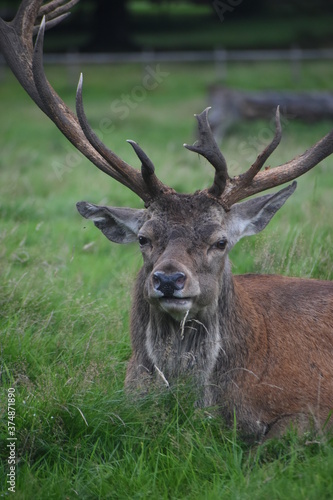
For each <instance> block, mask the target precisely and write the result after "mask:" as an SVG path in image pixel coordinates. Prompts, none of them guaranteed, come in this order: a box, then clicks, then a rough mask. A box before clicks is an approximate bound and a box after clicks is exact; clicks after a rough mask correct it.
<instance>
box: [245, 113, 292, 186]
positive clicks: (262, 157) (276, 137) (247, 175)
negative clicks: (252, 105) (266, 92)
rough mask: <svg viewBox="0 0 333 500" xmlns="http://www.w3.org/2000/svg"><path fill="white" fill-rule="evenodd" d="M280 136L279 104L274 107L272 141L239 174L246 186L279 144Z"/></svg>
mask: <svg viewBox="0 0 333 500" xmlns="http://www.w3.org/2000/svg"><path fill="white" fill-rule="evenodd" d="M281 137H282V129H281V122H280V106H278V107H277V108H276V113H275V134H274V137H273V139H272V141H271V142H270V143H269V144H268V145H267V146H266V147H265V149H264V150H263V151H262V152H261V153H260V154H259V155H258V157H257V159H256V161H255V162H254V163H253V164H252V165H251V167H250V168H249V169H248V170H247V172H245V173H244V174H242V175H240V176H239V179H240V181H241V183H242V184H243V185H244V186H246V185H248V184H249V183H250V182H251V181H252V179H253V178H254V177H255V176H256V175H257V173H258V172H259V171H260V170H261V168H262V167H263V166H264V164H265V162H266V160H267V159H268V158H269V157H270V156H271V154H272V153H273V151H275V149H276V148H277V147H278V145H279V144H280V141H281Z"/></svg>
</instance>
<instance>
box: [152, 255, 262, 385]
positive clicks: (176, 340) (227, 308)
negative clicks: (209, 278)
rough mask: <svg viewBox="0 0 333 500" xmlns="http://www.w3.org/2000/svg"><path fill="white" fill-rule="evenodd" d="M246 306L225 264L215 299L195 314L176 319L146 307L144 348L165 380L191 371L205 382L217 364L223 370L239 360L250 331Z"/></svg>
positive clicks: (245, 349) (250, 334) (243, 297)
mask: <svg viewBox="0 0 333 500" xmlns="http://www.w3.org/2000/svg"><path fill="white" fill-rule="evenodd" d="M248 306H249V304H248V303H247V298H246V297H245V296H244V294H243V293H242V290H238V288H237V287H236V286H235V283H234V280H233V277H232V274H231V271H230V266H229V264H227V265H226V268H225V270H224V273H223V276H222V279H221V289H220V294H219V296H218V297H217V299H216V301H215V303H214V304H212V305H210V306H209V307H207V308H205V309H204V310H202V311H200V312H199V313H198V314H197V315H196V316H195V317H189V318H188V317H186V315H185V316H184V318H183V320H182V321H177V320H175V319H173V318H172V317H171V316H169V315H168V314H166V313H163V312H161V311H158V310H156V308H153V307H150V311H149V320H148V325H147V329H146V349H147V352H148V356H149V358H150V359H151V361H152V362H153V364H154V365H155V367H157V370H158V373H159V372H162V373H163V376H164V377H165V378H166V379H167V380H169V379H176V378H179V377H180V376H183V375H185V376H186V375H191V373H193V374H195V377H196V378H198V377H199V378H200V382H205V381H208V379H209V378H210V376H211V374H212V372H213V370H214V367H216V366H217V365H219V367H220V369H222V370H223V371H224V370H228V369H230V368H232V367H233V365H234V364H235V363H236V360H237V364H239V363H243V362H244V358H245V357H246V352H247V348H246V345H247V344H248V342H249V341H250V338H251V336H252V333H253V332H252V329H251V326H250V325H249V323H248V321H247V320H245V321H244V319H243V318H244V307H245V309H248ZM250 316H251V315H250V313H249V315H248V317H250Z"/></svg>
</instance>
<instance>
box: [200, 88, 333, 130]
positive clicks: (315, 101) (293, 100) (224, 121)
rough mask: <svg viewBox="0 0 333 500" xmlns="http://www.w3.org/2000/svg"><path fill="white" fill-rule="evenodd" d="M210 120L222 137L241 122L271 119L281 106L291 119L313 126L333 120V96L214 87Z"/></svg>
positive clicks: (329, 94) (312, 92)
mask: <svg viewBox="0 0 333 500" xmlns="http://www.w3.org/2000/svg"><path fill="white" fill-rule="evenodd" d="M209 105H210V106H211V107H212V109H211V112H210V115H209V120H210V123H211V128H212V130H213V132H214V135H215V136H217V137H218V138H221V137H223V136H224V135H225V133H226V131H227V130H228V129H229V128H230V126H231V125H233V124H234V123H236V122H237V121H239V120H254V119H259V118H263V119H269V118H271V117H272V116H274V113H275V109H276V107H277V106H278V105H279V106H280V111H281V113H282V115H283V116H284V117H285V118H287V119H295V118H298V119H300V120H303V121H305V122H308V123H311V122H316V121H320V120H332V119H333V93H332V92H322V91H307V92H297V91H274V90H268V91H242V90H233V89H230V88H226V87H221V86H217V85H214V86H212V87H210V89H209Z"/></svg>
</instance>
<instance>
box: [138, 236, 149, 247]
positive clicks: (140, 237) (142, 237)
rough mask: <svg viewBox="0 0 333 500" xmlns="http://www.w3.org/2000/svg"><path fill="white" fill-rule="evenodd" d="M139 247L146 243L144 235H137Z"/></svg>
mask: <svg viewBox="0 0 333 500" xmlns="http://www.w3.org/2000/svg"><path fill="white" fill-rule="evenodd" d="M138 240H139V244H140V247H144V246H145V245H148V243H149V239H148V238H146V237H145V236H139V238H138Z"/></svg>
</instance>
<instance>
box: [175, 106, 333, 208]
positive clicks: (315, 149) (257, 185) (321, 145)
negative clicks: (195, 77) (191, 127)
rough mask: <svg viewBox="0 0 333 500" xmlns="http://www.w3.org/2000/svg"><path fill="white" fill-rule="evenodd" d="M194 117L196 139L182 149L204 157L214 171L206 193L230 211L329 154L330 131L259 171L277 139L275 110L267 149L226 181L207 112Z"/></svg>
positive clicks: (332, 146)
mask: <svg viewBox="0 0 333 500" xmlns="http://www.w3.org/2000/svg"><path fill="white" fill-rule="evenodd" d="M209 109H210V108H207V109H205V110H204V111H203V112H202V113H201V114H200V115H195V116H196V118H197V120H198V123H199V140H198V142H197V143H195V144H194V145H193V146H188V145H187V144H184V146H185V147H186V148H187V149H189V150H190V151H195V152H197V153H199V154H200V155H202V156H204V157H205V158H206V159H207V160H208V161H209V162H210V163H211V164H212V165H213V167H214V168H215V170H216V174H215V179H214V183H213V185H212V187H211V188H209V189H208V193H209V194H210V195H211V196H214V197H215V198H218V199H219V201H220V202H221V204H222V205H223V206H224V207H225V208H226V209H230V207H231V205H233V204H234V203H236V202H238V201H240V200H243V199H245V198H247V197H249V196H251V195H253V194H256V193H259V192H261V191H265V190H266V189H270V188H273V187H276V186H279V185H280V184H284V183H285V182H289V181H292V180H293V179H296V178H297V177H300V176H301V175H303V174H304V173H305V172H307V171H308V170H310V169H311V168H313V167H315V166H316V165H317V164H318V163H320V162H321V161H322V160H323V159H324V158H326V157H327V156H329V155H330V154H332V153H333V130H331V132H329V133H328V134H327V135H326V136H325V137H323V138H322V139H321V140H320V141H318V142H317V143H316V144H314V145H313V146H312V147H311V148H310V149H308V150H307V151H305V153H303V154H302V155H300V156H297V157H296V158H294V159H293V160H290V161H289V162H287V163H284V164H283V165H279V166H277V167H275V168H272V169H267V170H265V171H263V172H260V169H261V168H262V167H263V165H264V164H265V162H266V160H267V159H268V158H269V156H270V155H271V154H272V153H273V151H274V150H275V149H276V147H277V146H278V145H279V143H280V140H281V135H282V133H281V123H280V111H279V107H278V108H277V110H276V115H275V135H274V137H273V140H272V141H271V143H270V144H268V146H266V148H265V149H264V151H263V152H262V153H260V154H259V155H258V157H257V159H256V161H255V162H254V163H253V165H251V167H250V168H249V169H248V170H247V171H246V172H245V173H243V174H241V175H237V176H235V177H232V178H230V177H229V174H228V171H227V166H226V162H225V160H224V157H223V155H222V153H220V154H219V149H218V146H217V144H216V141H215V139H214V136H213V133H212V131H211V128H210V126H209V122H208V111H209Z"/></svg>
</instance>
